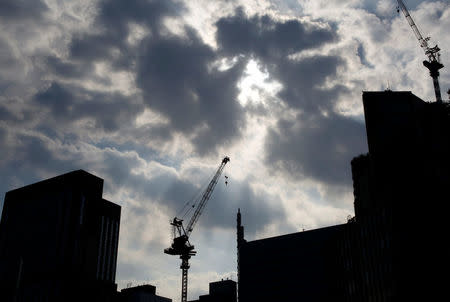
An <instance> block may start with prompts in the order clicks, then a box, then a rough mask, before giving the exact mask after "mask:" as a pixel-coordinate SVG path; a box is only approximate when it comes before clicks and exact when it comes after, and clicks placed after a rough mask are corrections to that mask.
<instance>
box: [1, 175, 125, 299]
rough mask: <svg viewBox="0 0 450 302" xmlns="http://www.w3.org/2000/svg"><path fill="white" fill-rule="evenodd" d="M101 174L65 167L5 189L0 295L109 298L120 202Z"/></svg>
mask: <svg viewBox="0 0 450 302" xmlns="http://www.w3.org/2000/svg"><path fill="white" fill-rule="evenodd" d="M102 191H103V180H102V179H101V178H98V177H96V176H94V175H92V174H89V173H87V172H85V171H83V170H78V171H73V172H70V173H67V174H64V175H60V176H57V177H54V178H50V179H47V180H44V181H41V182H38V183H35V184H32V185H28V186H25V187H23V188H19V189H16V190H12V191H9V192H7V193H6V195H5V202H4V207H3V212H2V219H1V222H0V295H1V301H91V300H96V301H112V300H113V298H114V297H115V293H116V291H117V285H116V284H115V275H116V262H117V248H118V240H119V225H120V211H121V208H120V206H118V205H116V204H114V203H112V202H109V201H107V200H105V199H103V198H102Z"/></svg>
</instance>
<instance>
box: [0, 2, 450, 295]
mask: <svg viewBox="0 0 450 302" xmlns="http://www.w3.org/2000/svg"><path fill="white" fill-rule="evenodd" d="M405 2H406V4H407V5H408V8H409V9H410V11H411V13H412V14H413V15H414V20H415V21H416V23H417V24H418V25H419V27H420V29H421V30H422V31H423V32H424V33H426V34H428V35H430V36H431V37H432V38H433V39H435V40H432V41H430V44H433V43H435V42H436V41H438V42H439V46H440V48H441V49H442V60H443V64H444V65H445V66H450V61H449V60H450V57H449V56H448V55H446V52H447V51H448V49H450V36H449V35H448V33H447V31H448V30H447V29H448V28H449V27H450V20H448V18H445V16H448V14H449V13H450V11H449V10H450V8H449V6H448V3H447V2H446V1H442V0H441V1H438V0H405ZM0 27H1V29H2V30H1V33H0V49H1V55H0V179H1V180H2V181H1V182H0V196H1V197H0V211H1V208H2V206H3V202H4V195H5V193H6V192H7V191H10V190H12V189H15V188H19V187H22V186H25V185H28V184H31V183H34V182H37V181H40V180H43V179H47V178H50V177H54V176H56V175H60V174H63V173H67V172H68V171H73V170H77V169H84V170H86V171H88V172H89V173H92V174H94V175H97V176H98V177H100V178H103V179H105V188H104V194H105V198H106V199H108V200H113V201H114V202H116V203H117V204H119V205H120V206H121V207H122V209H124V210H123V212H122V222H123V223H122V224H123V225H124V228H121V234H120V236H121V238H123V239H122V241H121V244H120V247H119V255H121V257H119V262H118V266H117V283H118V286H119V288H124V287H126V285H127V284H128V283H130V282H132V283H133V284H143V283H151V284H153V285H155V286H156V287H157V288H158V292H160V293H161V295H162V296H169V297H171V296H172V294H171V291H172V289H173V288H178V287H179V281H180V280H179V269H177V259H167V256H166V255H164V254H163V253H161V249H163V248H165V247H167V246H169V245H170V230H169V226H167V221H169V220H170V219H171V218H173V217H174V216H175V215H176V214H177V211H178V210H179V208H180V207H181V206H182V205H183V204H184V203H185V202H186V201H187V200H188V199H189V198H190V197H191V196H192V195H193V194H195V192H197V191H198V188H199V187H201V186H202V185H203V184H204V183H205V182H207V180H208V179H209V177H210V175H211V174H212V173H213V171H214V170H215V167H216V162H217V159H220V158H222V157H223V156H225V155H228V156H230V158H232V159H233V162H232V163H231V165H230V166H229V167H228V172H227V176H228V177H229V179H228V180H227V182H228V185H225V180H224V179H223V178H222V179H220V181H219V183H218V185H217V188H216V190H215V193H214V199H213V200H211V203H209V204H208V208H207V215H204V216H203V217H202V219H201V221H200V222H199V224H198V226H197V231H196V233H195V234H194V238H192V239H193V241H195V245H196V249H197V250H198V259H197V260H194V261H195V262H194V263H193V266H194V264H195V267H196V268H195V271H193V272H192V273H193V274H195V275H196V278H195V279H192V283H191V285H190V291H189V293H190V296H189V297H188V299H190V300H191V299H197V297H198V296H200V295H203V294H206V293H207V292H208V283H209V282H211V281H214V280H221V279H222V278H223V279H226V278H233V279H236V267H235V261H236V256H234V258H227V257H222V256H221V255H222V254H223V253H224V254H233V255H235V249H234V247H235V234H234V233H235V230H234V224H233V223H232V221H234V219H235V212H236V209H237V208H239V207H240V208H241V209H242V210H243V211H245V213H247V214H246V218H245V219H246V225H247V229H246V236H247V237H248V239H249V240H253V239H258V238H265V237H268V236H276V235H281V234H286V233H291V232H296V231H299V230H302V229H305V230H311V229H316V228H319V227H326V226H330V225H335V224H339V223H344V222H345V221H346V218H347V216H348V215H354V212H353V204H352V202H353V195H352V191H353V189H352V179H351V169H350V166H349V162H350V161H351V159H352V158H353V157H354V156H355V155H356V154H362V153H366V152H367V151H368V150H367V145H366V136H365V125H364V122H363V120H364V117H363V107H362V104H361V91H367V90H372V91H383V90H385V89H386V88H387V87H389V88H390V89H392V90H405V91H409V90H411V91H413V92H414V94H415V95H417V96H418V97H420V98H421V99H423V100H433V99H434V94H433V86H432V84H431V83H430V78H429V75H428V73H427V71H426V69H425V68H424V67H423V66H422V60H423V59H424V54H423V53H422V52H421V49H420V47H419V46H418V45H417V41H416V40H415V37H414V35H413V33H412V32H411V29H410V27H409V25H408V24H407V22H406V21H405V18H404V16H403V15H401V14H398V13H397V12H396V3H395V1H391V0H379V1H367V0H364V1H363V0H362V1H329V0H328V1H326V0H317V1H306V0H299V1H293V0H235V1H219V0H196V1H188V0H149V1H142V0H129V1H122V0H101V1H94V0H92V1H91V0H86V1H76V0H70V1H64V4H61V3H60V1H54V0H49V1H47V0H46V1H44V0H34V1H23V0H3V1H1V4H0ZM440 81H441V82H440V84H441V88H442V91H443V92H444V91H446V90H447V89H448V88H449V87H450V79H449V77H448V73H447V71H446V68H444V69H442V70H441V78H440ZM443 97H444V98H446V97H447V96H446V95H445V93H443ZM155 226H156V227H155ZM155 268H158V269H155ZM174 298H176V299H178V298H177V295H176V297H174ZM175 301H176V300H175Z"/></svg>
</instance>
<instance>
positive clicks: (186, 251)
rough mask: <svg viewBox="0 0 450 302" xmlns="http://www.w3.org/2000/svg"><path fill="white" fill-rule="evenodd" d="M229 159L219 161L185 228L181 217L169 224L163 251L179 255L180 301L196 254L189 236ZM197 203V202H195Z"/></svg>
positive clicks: (183, 297) (184, 296) (182, 298)
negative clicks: (170, 236)
mask: <svg viewBox="0 0 450 302" xmlns="http://www.w3.org/2000/svg"><path fill="white" fill-rule="evenodd" d="M229 161H230V158H229V157H228V156H226V157H224V159H223V160H222V162H221V163H220V166H219V168H218V169H217V171H216V173H215V174H214V176H213V178H212V179H211V181H210V182H209V184H208V187H207V188H206V190H205V191H204V192H203V194H202V196H201V198H200V200H199V201H198V205H197V208H196V209H195V211H194V214H193V215H192V217H191V219H190V220H189V222H188V224H187V226H186V228H185V227H184V226H183V219H180V218H177V217H175V218H174V219H173V220H172V221H171V222H170V224H171V225H172V228H173V238H174V239H173V243H172V245H171V246H170V247H169V248H166V249H164V253H166V254H169V255H177V256H180V259H181V266H180V268H181V270H182V278H181V302H187V286H188V269H189V267H190V266H189V259H190V258H191V257H192V256H195V255H196V254H197V252H196V251H194V246H193V245H192V244H191V243H190V242H189V236H190V235H191V233H192V230H193V229H194V226H195V224H196V223H197V221H198V219H199V217H200V215H201V214H202V212H203V210H204V208H205V206H206V203H207V201H208V200H209V199H210V197H211V194H212V192H213V191H214V188H215V187H216V184H217V182H218V180H219V177H220V175H221V174H222V172H223V169H224V168H225V165H226V164H227V163H228V162H229ZM195 204H197V202H196V203H195Z"/></svg>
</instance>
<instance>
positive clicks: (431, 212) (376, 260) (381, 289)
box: [348, 91, 450, 301]
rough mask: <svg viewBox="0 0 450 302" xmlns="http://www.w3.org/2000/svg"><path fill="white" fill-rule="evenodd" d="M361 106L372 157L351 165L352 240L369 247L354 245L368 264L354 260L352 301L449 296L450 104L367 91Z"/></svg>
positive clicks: (408, 94) (357, 255) (355, 254)
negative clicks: (447, 291) (447, 209)
mask: <svg viewBox="0 0 450 302" xmlns="http://www.w3.org/2000/svg"><path fill="white" fill-rule="evenodd" d="M363 104H364V115H365V120H366V130H367V141H368V146H369V153H368V154H366V155H361V156H359V157H356V158H355V159H353V161H352V172H353V185H354V195H355V213H356V221H355V222H356V223H355V225H354V226H353V230H352V231H350V232H349V233H348V235H349V236H351V237H354V238H357V239H358V240H353V241H352V242H354V243H355V244H356V243H358V244H360V245H362V246H363V248H359V249H358V248H357V247H356V245H354V246H353V248H352V249H351V250H352V253H353V257H354V258H355V259H363V260H364V259H365V260H364V261H354V263H355V264H356V265H355V267H354V268H353V277H352V278H351V282H352V283H354V284H356V286H355V288H354V291H353V294H354V295H353V296H351V299H350V301H360V299H361V297H367V296H370V297H373V298H374V299H376V301H393V300H413V299H414V300H416V299H423V300H432V299H433V298H434V297H439V296H441V295H445V294H446V293H445V288H446V284H447V283H448V281H450V280H449V278H448V277H445V274H443V272H446V271H448V269H450V262H449V258H448V255H449V252H450V250H449V248H448V247H447V246H448V245H446V244H445V243H444V238H446V237H447V234H448V231H449V227H448V224H447V223H446V220H447V214H446V213H447V211H446V201H448V200H449V197H450V157H449V154H450V132H449V130H450V107H449V104H447V103H427V102H424V101H422V100H421V99H419V98H418V97H416V96H415V95H413V94H412V93H411V92H393V91H384V92H364V93H363ZM361 234H362V235H361ZM358 241H359V242H358ZM366 251H370V252H369V253H366ZM361 272H364V274H361ZM362 281H364V282H362ZM374 289H378V290H374Z"/></svg>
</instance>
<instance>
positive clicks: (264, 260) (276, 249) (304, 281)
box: [238, 213, 346, 302]
mask: <svg viewBox="0 0 450 302" xmlns="http://www.w3.org/2000/svg"><path fill="white" fill-rule="evenodd" d="M240 220H241V219H240V213H238V234H240V236H242V237H240V238H238V254H239V256H238V259H239V268H238V270H239V271H238V274H239V280H238V282H239V285H238V293H239V294H238V296H239V301H240V302H249V301H340V300H338V297H342V295H343V293H342V289H341V288H340V283H339V282H338V281H339V280H340V277H341V276H340V273H341V271H342V270H341V269H340V267H339V266H340V265H341V257H342V256H341V255H340V250H339V244H338V243H339V240H341V238H343V232H344V229H345V227H346V225H337V226H331V227H326V228H321V229H316V230H311V231H305V232H299V233H293V234H288V235H283V236H278V237H272V238H266V239H261V240H255V241H248V242H247V241H245V240H244V238H243V235H244V231H243V227H242V226H241V225H240Z"/></svg>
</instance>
